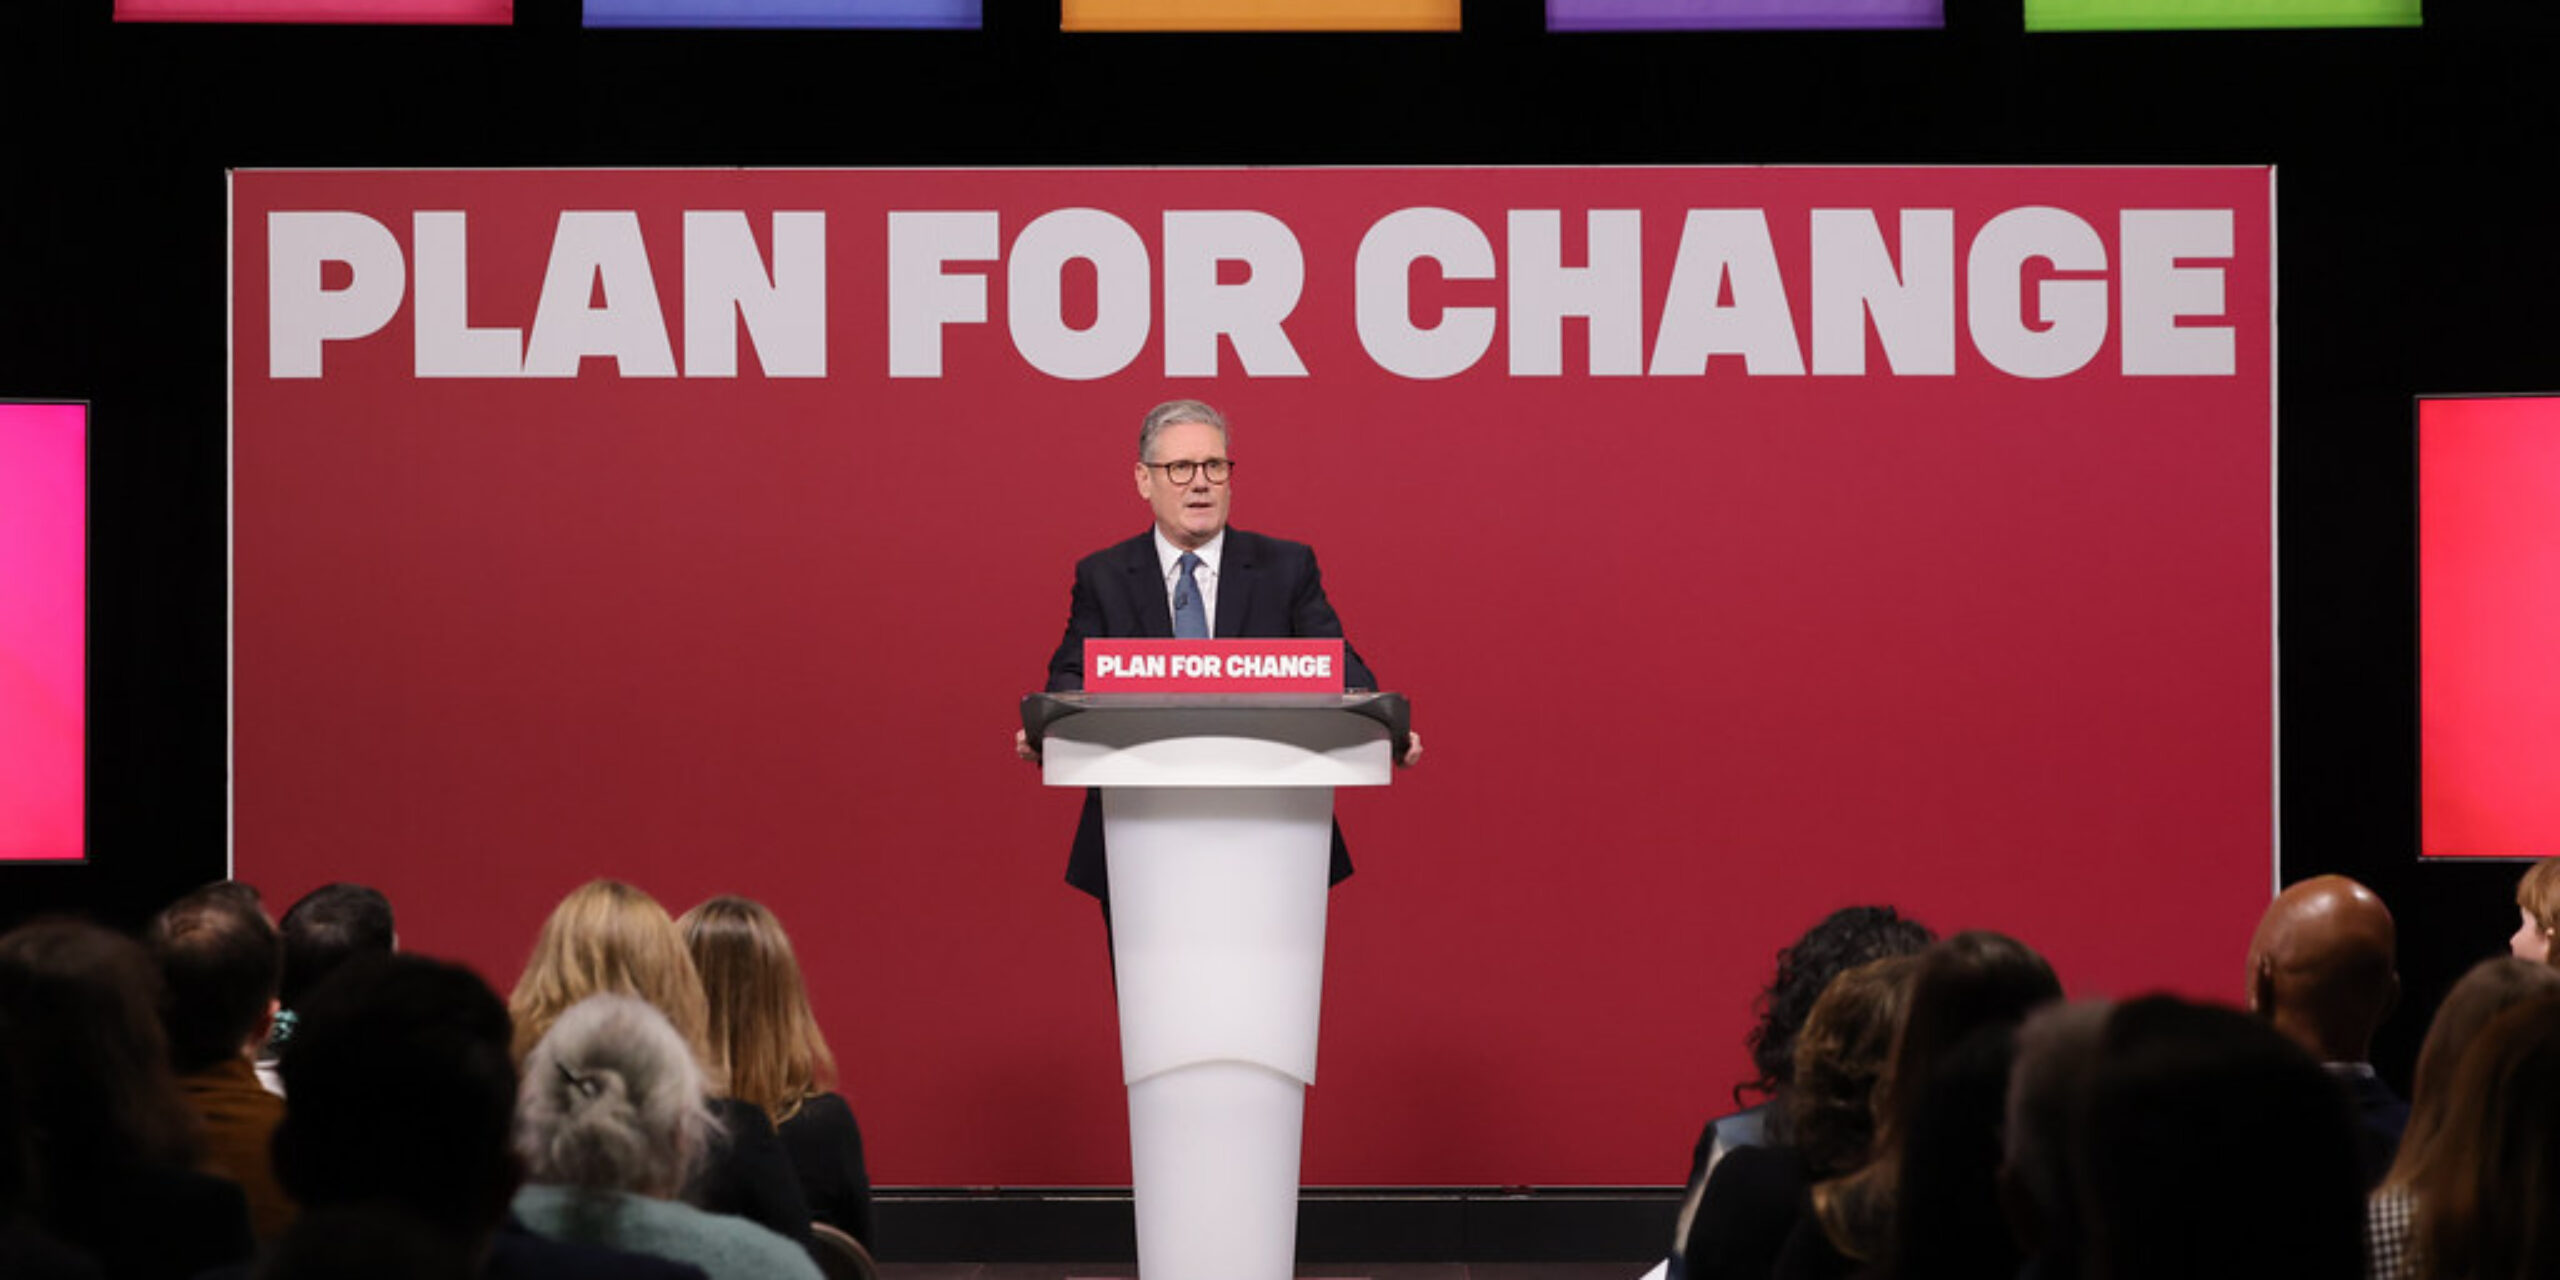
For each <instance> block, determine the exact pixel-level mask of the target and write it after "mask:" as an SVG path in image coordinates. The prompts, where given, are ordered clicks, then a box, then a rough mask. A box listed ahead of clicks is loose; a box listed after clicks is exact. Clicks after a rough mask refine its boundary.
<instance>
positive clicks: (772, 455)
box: [232, 169, 2274, 1185]
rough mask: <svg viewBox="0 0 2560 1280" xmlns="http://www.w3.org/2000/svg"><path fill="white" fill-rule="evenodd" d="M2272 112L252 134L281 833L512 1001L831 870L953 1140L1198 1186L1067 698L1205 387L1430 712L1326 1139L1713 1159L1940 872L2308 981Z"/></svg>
mask: <svg viewBox="0 0 2560 1280" xmlns="http://www.w3.org/2000/svg"><path fill="white" fill-rule="evenodd" d="M2270 203H2271V176H2270V174H2269V173H2268V172H2267V171H2265V170H2162V169H2145V170H2098V169H2066V170H1973V169H1942V170H1885V169H1869V170H1760V169H1753V170H1718V169H1598V170H1583V169H1533V170H1298V171H1290V170H1207V171H1201V170H1178V171H1165V170H1135V171H999V172H990V171H953V172H931V171H911V172H790V171H763V172H734V171H687V172H571V173H559V172H505V173H495V172H471V173H415V172H327V173H275V172H255V173H241V174H238V175H236V176H235V178H234V182H233V210H232V217H233V228H232V234H233V260H232V272H233V288H232V292H233V307H234V311H233V319H234V339H233V350H232V360H233V424H232V446H233V466H234V493H233V531H232V532H233V542H234V546H233V566H234V622H233V700H234V731H233V751H234V787H235V791H234V795H235V818H234V832H233V840H234V859H235V867H236V871H237V874H238V875H240V876H241V877H242V878H244V879H248V880H251V881H253V882H256V883H258V884H259V885H261V886H262V887H263V888H264V889H265V890H266V891H267V893H268V895H269V898H270V900H271V901H273V902H276V903H278V904H281V903H283V902H286V901H290V900H291V898H292V897H294V896H295V895H298V894H300V893H301V892H303V891H305V890H307V889H308V888H310V887H312V886H313V885H315V884H318V883H320V882H323V881H326V880H331V879H356V880H362V881H367V882H370V883H373V884H375V885H377V886H379V887H381V888H382V889H384V890H385V891H387V892H388V893H389V894H390V895H391V896H392V898H393V899H394V901H395V902H396V903H397V904H398V909H399V912H400V924H401V933H402V938H403V941H404V943H405V944H406V945H408V946H411V947H413V948H415V949H418V950H422V951H427V952H431V953H438V954H444V955H448V956H454V957H458V958H461V959H463V960H466V961H468V962H469V963H471V964H473V965H474V966H475V967H477V968H479V969H480V970H481V971H482V972H483V973H484V974H486V975H487V976H488V977H489V978H490V979H491V981H492V982H494V983H495V984H497V985H498V986H499V988H500V989H501V990H504V989H505V988H506V987H508V986H509V985H511V984H512V983H513V981H514V979H515V976H516V972H517V970H518V968H519V966H520V965H521V964H522V962H523V959H524V956H525V954H526V951H527V949H528V947H529V945H530V942H531V939H532V936H533V933H534V930H535V929H536V927H537V926H538V925H539V923H540V922H541V920H542V917H543V916H544V914H545V913H546V912H547V911H548V910H549V908H550V906H551V905H552V903H553V902H554V901H556V900H557V898H558V897H559V896H560V895H561V894H562V893H564V892H565V891H567V890H568V889H569V888H571V887H572V886H574V885H575V884H577V883H579V882H580V881H582V880H585V879H587V878H589V877H592V876H598V875H612V876H618V877H621V878H624V879H628V880H631V881H633V882H635V883H638V884H640V885H642V886H643V887H645V888H647V889H648V890H650V891H651V892H652V893H654V894H656V895H657V896H658V897H659V898H660V899H661V900H662V901H664V902H665V903H666V904H667V905H668V907H669V908H670V909H671V910H674V911H681V910H683V909H684V908H685V907H686V906H688V905H690V904H692V903H693V902H695V901H698V900H700V899H701V898H703V897H705V896H708V895H710V894H714V893H719V892H737V893H745V894H749V895H752V896H754V897H757V898H760V899H763V900H764V901H766V902H768V903H770V904H771V905H772V906H773V907H774V908H775V909H776V910H777V911H779V912H780V913H781V915H782V917H783V919H784V920H785V922H786V923H787V924H788V925H789V926H790V927H791V928H792V930H793V933H794V936H795V939H796V941H797V943H798V946H799V949H800V952H801V957H802V959H803V961H804V963H805V964H806V966H807V967H808V969H809V972H810V976H811V981H812V985H813V988H814V994H815V997H816V1000H817V1004H818V1010H819V1014H820V1017H821V1018H822V1020H823V1021H824V1023H825V1025H826V1027H827V1029H828V1031H829V1034H830V1036H831V1037H832V1038H833V1040H834V1042H835V1046H836V1049H837V1052H838V1055H839V1056H840V1058H841V1059H842V1060H843V1062H844V1066H845V1073H846V1089H847V1092H848V1093H849V1094H850V1095H851V1096H852V1097H853V1099H854V1101H855V1105H856V1106H857V1107H858V1108H859V1110H860V1112H861V1114H862V1117H863V1121H864V1125H865V1128H866V1130H867V1131H868V1134H869V1139H870V1149H871V1155H872V1165H873V1172H874V1174H875V1175H876V1176H877V1177H878V1178H879V1179H880V1180H881V1181H882V1182H884V1183H890V1184H938V1185H988V1184H1015V1185H1021V1184H1111V1183H1125V1182H1126V1180H1127V1177H1128V1156H1127V1145H1126V1129H1125V1112H1124V1109H1123V1107H1122V1104H1121V1101H1120V1079H1119V1073H1118V1069H1117V1061H1116V1057H1117V1046H1116V1038H1115V1033H1114V1030H1113V1013H1112V1005H1111V981H1110V974H1109V971H1108V967H1107V964H1106V960H1105V954H1104V947H1103V940H1102V933H1101V927H1100V921H1099V920H1098V918H1097V916H1096V913H1095V912H1094V910H1093V909H1092V906H1091V905H1090V903H1088V902H1087V901H1086V900H1084V899H1083V898H1081V897H1079V896H1077V895H1076V894H1074V893H1073V892H1072V891H1070V890H1068V889H1067V888H1065V887H1064V886H1063V884H1061V883H1060V879H1059V876H1060V872H1061V870H1062V868H1063V866H1064V862H1065V857H1066V847H1067V838H1068V835H1069V833H1070V830H1071V829H1072V827H1073V824H1074V820H1075V811H1076V808H1077V804H1078V802H1079V799H1080V797H1078V796H1077V795H1074V794H1071V793H1065V792H1060V791H1052V790H1044V789H1043V788H1042V787H1040V786H1039V784H1038V778H1037V776H1036V774H1035V772H1034V771H1033V770H1032V769H1031V768H1029V767H1028V766H1025V765H1022V764H1020V763H1018V762H1017V761H1015V760H1014V759H1013V757H1012V751H1011V745H1010V740H1011V735H1012V729H1013V726H1014V722H1015V721H1014V716H1015V711H1014V708H1015V703H1016V700H1017V698H1018V697H1019V695H1021V694H1022V693H1024V692H1026V691H1028V690H1031V689H1033V688H1036V687H1037V686H1038V684H1039V682H1040V679H1041V673H1042V664H1043V660H1044V659H1045V658H1046V656H1047V655H1048V652H1049V650H1050V648H1051V647H1052V646H1053V645H1054V644H1055V643H1056V641H1057V637H1058V630H1059V627H1060V625H1061V624H1062V622H1063V621H1064V617H1065V611H1066V603H1067V601H1066V588H1067V584H1068V569H1069V566H1070V565H1071V564H1072V562H1073V561H1074V559H1075V558H1076V557H1077V556H1079V555H1081V554H1083V553H1084V552H1087V551H1090V550H1092V549H1094V548H1096V547H1099V546H1102V545H1104V544H1106V543H1109V542H1112V541H1116V540H1118V539H1120V538H1124V537H1126V536H1128V535H1130V534H1133V533H1136V532H1139V531H1141V530H1142V529H1144V527H1145V522H1146V519H1147V514H1146V509H1145V508H1144V507H1143V506H1142V505H1141V503H1140V502H1139V500H1138V498H1137V497H1136V495H1135V493H1134V490H1133V488H1132V485H1131V483H1130V475H1129V473H1130V466H1129V463H1130V459H1131V457H1132V448H1133V443H1134V437H1135V432H1136V426H1137V422H1138V419H1139V416H1140V414H1141V413H1143V412H1144V410H1145V409H1146V408H1147V406H1149V405H1150V404H1152V403H1154V402H1156V401H1158V400H1162V399H1166V398H1169V397H1172V396H1176V395H1193V396H1198V397H1201V398H1204V399H1207V400H1210V401H1212V402H1213V403H1215V404H1217V405H1218V406H1219V407H1220V408H1221V409H1223V410H1224V411H1225V412H1226V413H1227V415H1228V416H1229V418H1230V419H1231V420H1232V421H1233V422H1234V424H1235V432H1234V437H1233V448H1232V451H1233V453H1234V455H1235V456H1236V458H1237V459H1238V460H1239V461H1238V466H1237V470H1236V478H1235V481H1234V484H1235V495H1234V501H1235V519H1236V522H1237V523H1238V524H1239V525H1240V526H1242V527H1245V528H1250V529H1256V530H1261V531H1265V532H1270V533H1276V534H1280V535H1282V536H1286V537H1291V538H1296V539H1300V540H1304V541H1307V542H1310V543H1313V544H1314V545H1315V546H1316V547H1317V548H1318V549H1319V551H1320V552H1321V554H1322V556H1323V561H1324V567H1325V570H1326V579H1327V585H1328V587H1329V588H1330V591H1331V594H1332V597H1333V600H1334V603H1335V604H1336V605H1337V606H1338V607H1339V608H1340V610H1341V612H1342V615H1343V617H1344V619H1345V620H1346V622H1347V623H1348V625H1349V627H1350V631H1351V635H1352V637H1353V639H1354V641H1355V642H1356V643H1357V644H1358V645H1359V647H1360V649H1361V652H1362V653H1363V655H1364V656H1366V657H1367V658H1368V659H1369V661H1370V663H1371V664H1372V666H1374V667H1375V669H1376V670H1377V672H1378V674H1379V676H1380V678H1381V680H1382V681H1384V682H1385V683H1386V684H1387V685H1388V686H1389V687H1391V688H1395V689H1399V690H1402V691H1404V692H1405V693H1407V694H1409V695H1411V696H1412V698H1413V702H1414V707H1415V714H1416V726H1417V727H1418V728H1419V729H1421V730H1422V732H1423V733H1424V735H1425V737H1426V738H1427V739H1428V741H1429V743H1430V751H1429V759H1428V760H1427V761H1426V762H1425V763H1424V764H1423V765H1422V766H1421V767H1420V768H1418V769H1415V770H1411V771H1407V772H1404V773H1402V774H1401V775H1400V777H1399V779H1398V781H1397V783H1396V785H1395V786H1394V787H1392V788H1390V789H1387V790H1385V791H1363V792H1358V793H1346V794H1345V795H1344V796H1343V797H1342V800H1341V803H1340V808H1341V812H1342V816H1343V825H1344V827H1345V829H1346V831H1347V832H1348V834H1349V836H1350V840H1351V844H1352V850H1353V854H1354V857H1355V858H1356V859H1357V861H1358V862H1359V865H1360V873H1359V875H1358V876H1356V877H1355V878H1354V879H1352V880H1351V881H1349V882H1348V883H1347V884H1345V885H1344V886H1343V887H1341V888H1340V889H1338V890H1336V891H1335V893H1334V895H1333V922H1332V928H1331V952H1330V958H1329V970H1328V973H1327V981H1326V997H1325V999H1326V1007H1325V1020H1324V1021H1325V1026H1324V1042H1323V1047H1322V1051H1321V1058H1320V1072H1319V1076H1318V1087H1317V1088H1316V1090H1315V1091H1314V1093H1313V1094H1312V1095H1311V1098H1310V1103H1309V1112H1308V1122H1307V1125H1308V1127H1307V1153H1306V1176H1307V1179H1308V1181H1309V1182H1311V1183H1316V1184H1334V1185H1344V1184H1457V1185H1486V1184H1630V1183H1633V1184H1641V1183H1662V1182H1673V1181H1677V1180H1678V1178H1679V1177H1680V1175H1681V1173H1682V1172H1683V1170H1684V1169H1685V1167H1686V1160H1687V1155H1688V1147H1689V1143H1690V1141H1691V1140H1692V1138H1694V1136H1695V1134H1696V1126H1697V1124H1698V1122H1699V1121H1700V1120H1701V1119H1702V1118H1704V1117H1705V1116H1706V1115H1708V1114H1710V1113H1712V1112H1713V1111H1715V1110H1718V1109H1721V1108H1722V1107H1724V1106H1725V1105H1726V1102H1727V1099H1726V1090H1727V1088H1728V1087H1729V1086H1730V1085H1731V1084H1732V1083H1733V1082H1734V1081H1736V1080H1737V1079H1739V1078H1741V1077H1742V1076H1744V1075H1745V1074H1747V1068H1746V1064H1745V1061H1744V1058H1743V1055H1742V1052H1741V1049H1740V1044H1741V1040H1742V1035H1743V1032H1744V1031H1745V1029H1746V1028H1747V1026H1748V1025H1749V1021H1750V1017H1751V1013H1750V1002H1751V997H1752V995H1753V992H1754V990H1755V989H1756V987H1757V986H1758V985H1759V984H1760V983H1761V982H1763V981H1765V980H1766V978H1767V976H1768V972H1769V968H1770V958H1771V955H1772V953H1773V952H1774V951H1775V950H1776V948H1778V947H1779V946H1781V945H1783V944H1784V943H1785V942H1786V941H1788V940H1789V939H1790V938H1791V937H1792V936H1793V935H1794V934H1795V933H1796V932H1798V931H1799V930H1801V929H1802V928H1803V927H1804V926H1805V925H1806V924H1808V923H1810V922H1811V921H1812V920H1814V919H1816V918H1817V917H1819V916H1820V915H1821V914H1822V913H1824V912H1826V911H1828V910H1830V909H1832V908H1834V907H1837V906H1842V905H1846V904H1849V903H1854V902H1864V901H1890V902H1894V903H1898V904H1900V905H1902V906H1903V907H1904V908H1906V909H1908V910H1909V911H1912V912H1914V913H1916V914H1917V915H1918V916H1920V917H1921V918H1923V919H1924V920H1926V921H1927V922H1929V923H1930V924H1932V925H1934V926H1936V927H1938V928H1940V929H1942V930H1947V929H1956V928H1962V927H1971V926H1979V927H1988V928H1996V929H2001V930H2005V931H2008V932H2011V933H2014V934H2016V935H2017V936H2019V937H2021V938H2023V939H2025V940H2026V941H2027V942H2029V943H2031V944H2032V945H2034V946H2036V947H2038V948H2040V949H2042V950H2043V951H2044V952H2045V953H2046V954H2047V955H2049V956H2050V957H2051V958H2052V959H2053V961H2054V963H2055V965H2056V967H2057V968H2058V969H2059V970H2060V972H2061V973H2062V974H2063V976H2064V979H2065V982H2066V983H2067V984H2068V985H2069V986H2070V987H2071V988H2072V990H2073V991H2074V992H2075V993H2083V994H2094V993H2127V992H2133V991H2137V990H2147V989H2152V988H2159V987H2166V988H2172V989H2177V990H2181V991H2185V992H2188V993H2191V994H2201V995H2211V996H2219V997H2226V998H2227V997H2230V996H2233V995H2236V993H2237V988H2238V979H2239V976H2240V969H2241V965H2240V954H2241V951H2242V949H2243V947H2244V946H2245V941H2246V936H2247V931H2248V928H2249V925H2250V922H2251V921H2252V919H2253V918H2254V915H2255V913H2256V911H2257V909H2258V908H2259V906H2260V905H2261V904H2262V903H2263V902H2264V901H2265V897H2266V894H2267V890H2268V885H2269V882H2270V880H2271V878H2272V848H2271V845H2272V840H2273V834H2272V833H2273V830H2274V814H2273V799H2272V797H2273V794H2274V790H2273V769H2272V759H2273V747H2274V741H2273V740H2274V727H2273V726H2274V718H2273V707H2272V702H2273V687H2272V646H2273V635H2272V632H2273V623H2272V616H2271V615H2272V605H2271V600H2272V585H2273V584H2272V581H2271V574H2272V568H2271V566H2272V560H2273V556H2272V547H2271V541H2272V539H2271V514H2270V508H2271V502H2272V476H2271V456H2270V455H2271V452H2272V437H2273V431H2272V419H2273V409H2272V403H2271V401H2272V383H2271V364H2272V360H2273V355H2272V351H2273V342H2272V332H2271V324H2272V322H2271V317H2272V311H2273V306H2272V298H2271V296H2270V283H2269V282H2270V278H2271V275H2272V263H2271V255H2272V250H2271V240H2270V237H2271V228H2270V222H2269V208H2270Z"/></svg>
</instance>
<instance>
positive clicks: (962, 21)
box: [586, 0, 985, 31]
mask: <svg viewBox="0 0 2560 1280" xmlns="http://www.w3.org/2000/svg"><path fill="white" fill-rule="evenodd" d="M586 5H587V7H586V25H588V26H590V27H660V28H666V27H843V28H857V27H904V28H939V29H945V30H964V31H975V30H977V29H978V28H979V27H980V26H982V25H983V24H984V22H985V17H984V14H983V12H982V7H981V3H980V0H586Z"/></svg>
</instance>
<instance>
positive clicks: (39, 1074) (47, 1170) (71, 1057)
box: [0, 920, 195, 1197]
mask: <svg viewBox="0 0 2560 1280" xmlns="http://www.w3.org/2000/svg"><path fill="white" fill-rule="evenodd" d="M159 1001H160V972H159V969H158V968H157V967H156V966H154V965H153V964H152V963H151V957H150V955H149V954H148V953H146V952H145V951H144V950H143V949H142V947H141V945H140V944H139V943H136V942H135V941H133V940H132V939H130V938H127V937H125V936H124V935H122V934H119V933H114V932H110V931H109V930H106V929H102V928H99V927H98V926H96V925H93V924H87V923H83V922H79V921H71V920H47V921H39V922H37V923H34V924H29V925H23V926H20V927H19V928H17V929H14V930H12V931H10V932H9V933H8V934H7V935H5V936H0V1054H5V1055H7V1056H8V1058H9V1065H10V1069H11V1072H12V1073H13V1074H14V1076H15V1077H16V1081H17V1089H18V1101H19V1104H20V1105H19V1115H20V1116H21V1117H22V1118H23V1119H24V1120H25V1122H26V1124H27V1128H28V1140H29V1145H30V1147H31V1148H33V1149H34V1150H35V1152H36V1153H37V1164H38V1171H39V1173H40V1174H41V1175H42V1176H43V1177H44V1178H45V1179H47V1180H48V1183H49V1185H48V1186H46V1187H45V1188H43V1190H45V1191H46V1192H49V1193H50V1194H52V1195H54V1196H56V1197H60V1196H72V1195H81V1194H91V1193H95V1192H96V1190H97V1188H96V1186H95V1185H94V1184H95V1182H96V1180H97V1179H98V1178H101V1177H107V1176H112V1175H113V1174H114V1172H115V1171H120V1170H124V1169H129V1168H133V1167H136V1166H143V1165H175V1164H183V1163H185V1162H187V1161H188V1160H189V1159H190V1158H191V1157H192V1156H193V1154H194V1146H195V1131H194V1124H195V1121H194V1119H193V1117H192V1115H191V1113H190V1112H189V1111H188V1110H187V1107H186V1103H185V1102H184V1101H183V1100H182V1099H181V1098H180V1097H179V1094H178V1089H177V1083H176V1081H175V1080H174V1078H172V1076H171V1075H170V1069H169V1042H168V1039H167V1036H166V1033H165V1032H164V1031H163V1030H162V1028H161V1025H160V1013H159Z"/></svg>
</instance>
